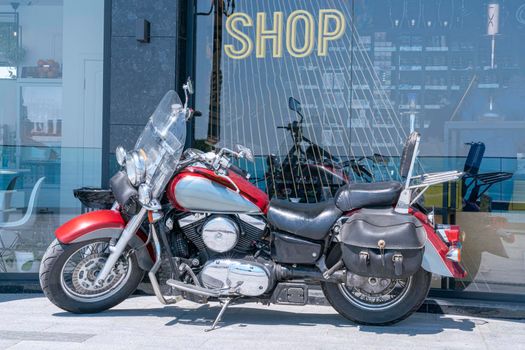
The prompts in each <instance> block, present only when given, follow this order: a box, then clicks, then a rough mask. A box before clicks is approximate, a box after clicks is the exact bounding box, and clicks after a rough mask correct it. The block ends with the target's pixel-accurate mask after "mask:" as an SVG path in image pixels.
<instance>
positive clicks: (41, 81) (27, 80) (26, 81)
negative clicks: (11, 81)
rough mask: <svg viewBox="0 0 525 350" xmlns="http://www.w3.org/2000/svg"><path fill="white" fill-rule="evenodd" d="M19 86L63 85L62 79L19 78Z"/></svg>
mask: <svg viewBox="0 0 525 350" xmlns="http://www.w3.org/2000/svg"><path fill="white" fill-rule="evenodd" d="M16 82H17V83H19V84H62V78H18V79H17V80H16Z"/></svg>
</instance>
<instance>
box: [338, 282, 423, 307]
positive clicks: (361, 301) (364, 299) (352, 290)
mask: <svg viewBox="0 0 525 350" xmlns="http://www.w3.org/2000/svg"><path fill="white" fill-rule="evenodd" d="M356 277H357V278H358V279H361V283H360V284H359V285H358V286H346V284H344V283H341V284H339V285H338V287H339V290H340V291H341V293H342V294H343V296H344V297H345V298H346V300H348V301H349V302H350V303H352V304H353V305H355V306H357V307H359V308H361V309H365V310H370V311H383V310H387V309H390V308H392V307H394V306H395V305H397V304H398V303H400V302H401V301H402V300H403V299H404V298H405V296H406V294H407V292H408V290H409V289H410V287H411V285H412V280H413V278H412V276H410V277H409V278H406V279H389V278H379V277H361V276H356Z"/></svg>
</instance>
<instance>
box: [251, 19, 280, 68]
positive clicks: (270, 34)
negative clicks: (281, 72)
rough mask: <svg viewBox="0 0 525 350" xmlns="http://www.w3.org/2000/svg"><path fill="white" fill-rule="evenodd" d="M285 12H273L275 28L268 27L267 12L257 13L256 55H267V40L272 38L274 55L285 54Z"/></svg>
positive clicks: (262, 56)
mask: <svg viewBox="0 0 525 350" xmlns="http://www.w3.org/2000/svg"><path fill="white" fill-rule="evenodd" d="M282 27H283V13H282V12H275V13H274V14H273V28H272V29H266V13H264V12H258V13H257V32H256V36H255V43H256V48H255V56H256V57H257V58H264V57H266V40H272V48H273V50H272V55H273V57H282V56H283V30H282Z"/></svg>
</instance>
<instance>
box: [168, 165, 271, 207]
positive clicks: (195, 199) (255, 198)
mask: <svg viewBox="0 0 525 350" xmlns="http://www.w3.org/2000/svg"><path fill="white" fill-rule="evenodd" d="M228 177H229V178H230V179H231V180H232V181H233V182H234V183H235V185H236V186H234V185H233V184H232V183H231V182H230V181H228V179H225V178H224V177H223V176H219V175H217V174H215V172H213V171H212V170H209V169H207V168H201V167H188V168H186V169H184V170H183V171H181V172H180V173H178V174H177V175H176V176H175V177H174V178H173V179H172V180H171V182H170V184H169V185H168V192H167V196H168V199H169V200H170V202H171V204H172V205H173V206H175V207H176V208H177V209H180V210H185V211H191V212H206V213H236V214H243V213H244V214H263V213H266V210H267V209H268V203H269V199H268V195H267V194H266V193H265V192H263V191H261V190H260V189H259V188H257V187H256V186H255V185H253V184H252V183H250V182H249V181H248V180H246V179H245V178H243V177H242V176H239V175H237V174H235V173H234V172H233V171H230V172H229V174H228ZM236 187H237V188H236ZM237 189H238V191H237Z"/></svg>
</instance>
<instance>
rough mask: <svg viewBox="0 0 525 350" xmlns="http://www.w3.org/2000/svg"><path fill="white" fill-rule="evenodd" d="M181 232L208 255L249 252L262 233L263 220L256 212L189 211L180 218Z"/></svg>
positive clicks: (264, 224) (264, 225) (263, 227)
mask: <svg viewBox="0 0 525 350" xmlns="http://www.w3.org/2000/svg"><path fill="white" fill-rule="evenodd" d="M179 226H180V228H181V230H182V232H183V233H184V235H185V236H186V237H187V238H188V239H189V240H190V241H191V242H192V243H193V244H194V245H195V246H196V247H197V249H198V250H199V251H201V252H205V253H206V254H207V255H208V256H210V257H211V256H215V255H217V254H219V253H226V252H236V253H249V252H250V251H253V250H254V248H255V247H254V242H256V241H258V240H260V239H261V238H262V236H263V234H264V229H265V227H266V223H265V222H264V221H263V219H260V218H257V217H255V216H250V215H245V214H241V215H238V216H235V215H215V214H212V215H207V214H188V215H186V216H184V217H182V218H180V219H179Z"/></svg>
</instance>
